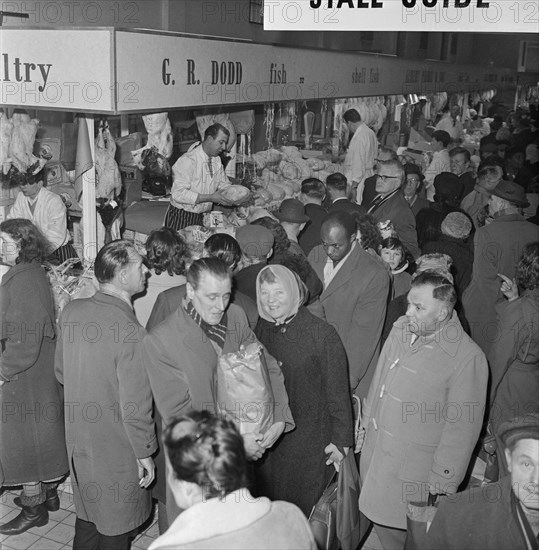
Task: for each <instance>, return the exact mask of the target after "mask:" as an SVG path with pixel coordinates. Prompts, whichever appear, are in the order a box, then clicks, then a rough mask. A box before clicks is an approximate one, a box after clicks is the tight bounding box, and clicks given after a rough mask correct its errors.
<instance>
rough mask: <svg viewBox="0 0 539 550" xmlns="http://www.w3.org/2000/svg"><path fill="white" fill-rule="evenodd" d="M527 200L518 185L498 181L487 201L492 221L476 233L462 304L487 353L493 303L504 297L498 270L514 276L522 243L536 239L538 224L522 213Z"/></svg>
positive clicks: (474, 335) (493, 322) (493, 328)
mask: <svg viewBox="0 0 539 550" xmlns="http://www.w3.org/2000/svg"><path fill="white" fill-rule="evenodd" d="M528 204H529V203H528V200H527V199H526V195H525V193H524V189H522V187H520V185H517V184H516V183H514V182H512V181H501V182H500V183H498V185H496V187H495V188H494V189H493V190H492V191H491V197H490V199H489V202H488V208H489V215H490V216H491V217H492V218H493V221H492V222H491V223H489V224H488V225H485V226H484V227H481V228H479V229H478V230H477V231H476V233H475V237H474V263H473V270H472V281H471V283H470V285H469V286H468V288H467V289H466V290H465V292H464V295H463V297H462V305H463V307H464V314H465V315H466V319H467V320H468V323H469V324H470V329H471V334H472V338H473V339H474V340H475V341H476V342H477V344H479V346H480V347H481V349H482V350H483V351H484V352H485V353H486V354H488V351H489V348H490V345H491V344H492V343H493V342H494V341H495V339H496V338H497V337H498V336H497V325H496V309H495V307H496V304H497V303H498V302H500V301H503V294H502V292H501V290H500V278H499V274H502V275H505V276H506V277H508V278H509V279H513V277H514V276H515V269H516V263H517V260H518V258H520V256H521V254H522V250H523V248H524V245H525V244H527V243H529V242H533V241H537V240H539V228H538V227H537V226H536V225H534V224H532V223H529V222H527V221H526V219H525V218H524V216H523V215H522V213H521V208H524V207H526V206H528Z"/></svg>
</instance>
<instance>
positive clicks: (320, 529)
mask: <svg viewBox="0 0 539 550" xmlns="http://www.w3.org/2000/svg"><path fill="white" fill-rule="evenodd" d="M337 490H338V486H337V472H335V473H334V474H333V475H332V476H331V479H330V480H329V482H328V484H327V486H326V488H325V489H324V492H323V493H322V496H321V497H320V498H319V499H318V502H317V503H316V504H315V505H314V506H313V509H312V511H311V515H310V516H309V526H310V527H311V531H312V532H313V535H314V540H315V541H316V545H317V546H318V548H319V550H337V548H338V547H339V539H338V538H337Z"/></svg>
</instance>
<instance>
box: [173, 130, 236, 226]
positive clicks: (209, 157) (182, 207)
mask: <svg viewBox="0 0 539 550" xmlns="http://www.w3.org/2000/svg"><path fill="white" fill-rule="evenodd" d="M229 137H230V132H229V131H228V129H227V128H225V127H224V126H222V125H221V124H212V125H211V126H209V127H208V128H207V129H206V131H205V133H204V141H203V142H202V144H200V145H198V146H196V147H194V148H193V149H192V150H190V151H188V152H187V153H185V155H182V156H181V157H180V158H179V159H178V160H177V161H176V163H175V164H174V166H173V167H172V173H173V177H174V182H173V184H172V195H171V198H170V206H169V207H168V210H167V213H166V216H165V226H166V227H170V228H172V229H175V230H179V229H183V228H184V227H187V226H189V225H202V216H203V214H204V213H205V212H209V211H210V210H211V209H212V206H213V204H223V205H230V204H231V203H230V201H228V200H227V199H225V197H223V195H222V194H221V192H222V191H223V190H224V189H225V188H227V187H229V186H230V185H231V184H230V181H229V180H228V177H227V175H226V174H225V170H224V168H223V165H222V163H221V159H220V158H219V155H220V154H221V153H222V152H223V151H225V150H226V147H227V144H228V139H229Z"/></svg>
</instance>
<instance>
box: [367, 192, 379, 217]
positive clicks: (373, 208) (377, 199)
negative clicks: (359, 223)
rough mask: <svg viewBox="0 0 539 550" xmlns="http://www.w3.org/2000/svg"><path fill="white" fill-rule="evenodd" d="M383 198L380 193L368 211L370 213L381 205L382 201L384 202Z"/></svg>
mask: <svg viewBox="0 0 539 550" xmlns="http://www.w3.org/2000/svg"><path fill="white" fill-rule="evenodd" d="M382 199H383V197H382V195H378V196H377V197H376V198H375V199H374V200H373V201H372V204H371V207H370V208H369V210H368V213H369V214H370V213H371V212H373V211H374V210H376V209H377V208H378V206H379V205H380V203H381V202H382Z"/></svg>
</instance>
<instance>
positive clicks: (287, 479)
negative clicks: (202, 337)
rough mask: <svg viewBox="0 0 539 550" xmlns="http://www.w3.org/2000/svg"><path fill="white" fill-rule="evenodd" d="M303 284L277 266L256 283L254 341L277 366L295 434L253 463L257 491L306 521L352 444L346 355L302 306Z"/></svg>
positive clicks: (333, 335) (333, 336) (329, 330)
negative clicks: (290, 505)
mask: <svg viewBox="0 0 539 550" xmlns="http://www.w3.org/2000/svg"><path fill="white" fill-rule="evenodd" d="M304 295H305V290H304V285H303V284H302V283H301V281H299V278H298V277H297V276H296V275H295V274H294V273H293V272H292V271H290V270H289V269H287V268H286V267H284V266H281V265H270V266H267V267H265V268H264V269H263V270H262V271H261V272H260V273H259V275H258V277H257V304H258V312H259V314H260V320H259V321H258V324H257V327H256V331H255V332H256V335H257V337H258V339H259V340H260V341H261V342H262V344H264V345H265V346H266V348H267V349H268V351H269V353H270V354H271V355H273V357H275V358H276V359H277V360H278V361H280V362H281V369H282V372H283V375H284V380H285V386H286V391H287V393H288V397H289V401H290V409H291V413H292V416H293V418H294V420H295V422H296V429H295V430H293V431H292V432H290V433H288V434H286V435H284V436H282V437H281V439H280V440H279V441H278V442H277V443H276V444H275V445H274V446H273V447H272V448H271V449H269V450H268V451H267V452H266V454H265V455H264V457H263V459H262V460H261V461H260V462H259V463H256V464H255V476H256V490H257V492H258V494H259V495H263V496H267V497H269V498H270V499H272V500H287V501H289V502H292V503H294V504H296V505H297V506H299V508H300V509H301V510H302V511H303V513H304V514H305V515H307V516H308V515H309V513H310V512H311V509H312V507H313V506H314V504H315V503H316V501H317V500H318V499H319V498H320V496H321V495H322V493H323V491H324V488H325V487H326V485H327V483H328V481H329V479H330V478H331V476H332V472H333V471H334V469H333V468H331V467H329V466H330V465H332V464H334V465H338V464H339V463H340V462H341V460H342V459H343V457H344V448H345V447H350V446H352V444H353V418H352V405H351V398H350V388H349V382H348V372H347V363H346V353H345V351H344V347H343V345H342V342H341V340H340V338H339V336H338V335H337V332H336V331H335V329H333V327H331V326H330V325H329V324H327V323H326V322H325V321H322V320H321V319H319V318H317V317H315V316H314V315H312V314H311V313H310V312H309V311H308V310H307V309H306V308H305V307H302V303H303V299H304Z"/></svg>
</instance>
